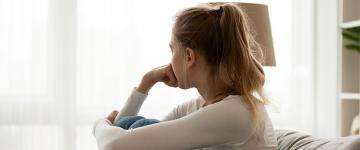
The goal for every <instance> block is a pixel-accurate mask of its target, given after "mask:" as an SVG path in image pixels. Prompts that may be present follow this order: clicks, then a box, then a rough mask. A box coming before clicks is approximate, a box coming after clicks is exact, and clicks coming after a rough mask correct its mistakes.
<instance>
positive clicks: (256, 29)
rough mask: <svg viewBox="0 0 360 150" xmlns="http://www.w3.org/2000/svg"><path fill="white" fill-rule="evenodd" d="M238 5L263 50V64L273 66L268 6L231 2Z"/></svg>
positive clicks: (219, 3)
mask: <svg viewBox="0 0 360 150" xmlns="http://www.w3.org/2000/svg"><path fill="white" fill-rule="evenodd" d="M224 3H226V2H211V3H209V4H211V5H222V4H224ZM231 3H232V4H236V5H237V6H239V7H240V8H241V9H242V10H243V12H244V13H245V14H246V15H247V19H248V23H249V26H250V28H251V30H252V32H253V33H255V40H257V42H258V43H259V44H260V46H261V48H262V50H263V56H264V58H263V59H264V61H263V64H262V65H264V66H275V65H276V61H275V54H274V47H273V40H272V35H271V26H270V19H269V12H268V7H267V6H266V5H264V4H253V3H239V2H231Z"/></svg>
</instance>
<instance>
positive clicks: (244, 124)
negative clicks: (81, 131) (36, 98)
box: [93, 3, 277, 150]
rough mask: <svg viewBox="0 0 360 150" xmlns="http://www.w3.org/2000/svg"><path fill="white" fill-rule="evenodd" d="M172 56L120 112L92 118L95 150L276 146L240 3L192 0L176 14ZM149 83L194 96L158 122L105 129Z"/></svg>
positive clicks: (133, 111) (133, 109) (129, 111)
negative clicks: (94, 120)
mask: <svg viewBox="0 0 360 150" xmlns="http://www.w3.org/2000/svg"><path fill="white" fill-rule="evenodd" d="M170 47H171V51H172V61H171V63H170V64H168V65H164V66H161V67H158V68H155V69H153V70H151V71H149V72H148V73H146V74H145V75H144V76H143V78H142V80H141V82H140V84H139V85H138V86H137V87H136V88H134V89H133V92H132V93H131V95H130V96H129V98H128V100H127V102H126V104H125V106H124V107H123V108H122V110H121V112H120V113H118V112H117V111H113V112H112V113H111V114H110V115H109V116H108V117H107V118H106V119H101V120H99V121H98V122H97V123H96V124H95V126H94V130H93V134H94V136H95V138H96V140H97V142H98V146H99V148H100V149H102V150H120V149H121V150H142V149H143V150H185V149H207V150H228V149H229V150H230V149H231V150H240V149H250V150H254V149H276V148H277V142H276V138H275V134H274V129H273V126H272V123H271V121H270V119H269V117H268V114H267V112H266V109H265V108H264V105H265V104H266V103H267V100H266V98H265V97H264V94H263V92H262V88H263V85H264V82H265V75H264V71H263V69H262V66H261V63H260V62H259V60H257V59H255V53H259V52H261V50H260V47H259V46H258V44H257V43H256V41H255V40H254V38H253V36H252V34H251V33H250V29H249V27H248V25H247V21H246V18H245V15H244V12H242V10H241V8H239V7H238V6H236V5H234V4H232V3H225V4H222V5H220V6H219V5H217V6H215V5H198V6H195V7H191V8H187V9H185V10H183V11H181V12H180V13H179V14H178V16H177V17H176V20H175V24H174V27H173V30H172V39H171V42H170ZM157 82H164V83H165V84H166V85H168V86H170V87H179V88H181V89H188V88H193V87H194V88H196V89H197V90H198V92H199V94H200V96H199V97H198V98H196V99H193V100H190V101H187V102H185V103H183V104H181V105H179V106H177V107H176V108H174V109H173V111H172V112H170V113H169V114H168V115H167V116H166V117H165V118H163V119H162V120H161V122H160V123H156V124H151V125H148V126H144V127H139V128H136V129H130V130H125V129H122V128H119V127H115V126H113V123H114V122H116V121H117V120H119V118H122V117H125V116H134V115H137V114H138V111H139V109H140V107H141V105H142V103H143V102H144V100H145V98H146V96H147V93H148V92H149V90H150V89H151V87H152V86H153V85H154V84H156V83H157Z"/></svg>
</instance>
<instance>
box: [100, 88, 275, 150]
mask: <svg viewBox="0 0 360 150" xmlns="http://www.w3.org/2000/svg"><path fill="white" fill-rule="evenodd" d="M146 97H147V95H146V94H143V93H140V92H138V91H137V90H136V89H135V88H134V89H133V91H132V93H131V95H130V96H129V98H128V99H127V101H126V103H125V105H124V107H123V108H122V110H121V111H120V113H119V114H118V116H117V117H116V119H115V120H118V119H119V118H121V117H124V116H134V115H137V114H138V112H139V110H140V108H141V105H142V104H143V102H144V100H145V98H146ZM204 103H205V100H204V99H203V98H202V97H201V96H199V97H198V98H196V99H193V100H189V101H186V102H185V103H183V104H181V105H179V106H177V107H175V108H174V109H173V110H172V111H171V112H170V113H169V114H168V115H167V116H165V117H164V118H163V119H162V120H161V122H159V123H156V124H151V125H147V126H144V127H139V128H135V129H129V130H125V129H122V128H120V127H115V126H112V123H111V122H109V121H108V120H106V119H100V120H99V121H97V122H96V123H95V125H94V128H93V134H94V136H95V138H96V140H97V144H98V147H99V149H100V150H193V149H196V150H256V149H267V150H275V149H276V148H277V141H276V137H275V133H274V129H273V126H272V123H271V121H270V119H269V117H268V114H267V111H266V109H265V108H264V106H263V105H262V104H260V103H259V105H258V106H257V107H258V110H259V112H260V114H261V115H263V128H262V129H261V132H260V136H259V137H260V141H258V143H256V140H255V139H256V136H255V134H254V130H253V124H252V122H251V116H252V115H251V113H250V111H249V110H248V109H247V108H246V105H245V103H244V102H243V101H242V98H241V96H239V95H229V96H227V97H226V98H224V99H223V100H222V101H220V102H217V103H214V104H211V105H208V106H206V107H201V106H202V105H203V104H204Z"/></svg>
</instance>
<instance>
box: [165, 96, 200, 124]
mask: <svg viewBox="0 0 360 150" xmlns="http://www.w3.org/2000/svg"><path fill="white" fill-rule="evenodd" d="M198 100H199V98H194V99H191V100H188V101H185V102H184V103H182V104H180V105H178V106H176V107H175V108H173V109H172V110H171V111H170V113H168V114H167V115H166V116H165V117H163V118H162V119H161V121H169V120H175V119H178V118H181V117H184V116H186V115H187V114H189V113H192V112H193V111H195V109H196V108H194V107H196V101H198Z"/></svg>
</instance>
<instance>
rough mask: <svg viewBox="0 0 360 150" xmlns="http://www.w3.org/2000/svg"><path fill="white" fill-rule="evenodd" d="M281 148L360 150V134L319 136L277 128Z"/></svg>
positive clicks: (285, 149)
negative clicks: (329, 137) (334, 136)
mask: <svg viewBox="0 0 360 150" xmlns="http://www.w3.org/2000/svg"><path fill="white" fill-rule="evenodd" d="M275 133H276V137H277V141H278V149H279V150H295V149H296V150H304V149H319V150H335V149H336V150H360V136H348V137H340V138H332V139H324V138H317V137H314V136H311V135H309V134H305V133H301V132H298V131H289V130H281V129H277V130H275Z"/></svg>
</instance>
